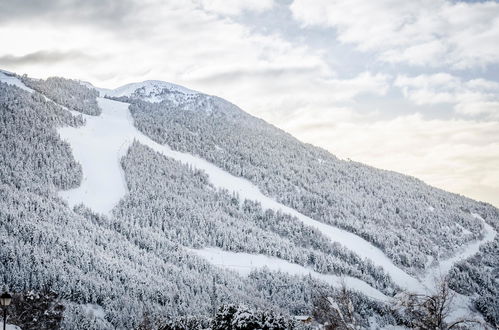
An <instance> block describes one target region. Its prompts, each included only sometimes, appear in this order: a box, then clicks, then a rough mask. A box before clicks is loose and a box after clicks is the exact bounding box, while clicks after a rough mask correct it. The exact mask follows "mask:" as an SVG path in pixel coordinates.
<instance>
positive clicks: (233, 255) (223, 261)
mask: <svg viewBox="0 0 499 330" xmlns="http://www.w3.org/2000/svg"><path fill="white" fill-rule="evenodd" d="M189 251H191V252H193V253H195V254H197V255H198V256H200V257H203V258H204V259H206V260H207V261H209V262H210V263H212V264H213V265H216V266H219V267H223V268H227V269H230V270H233V271H235V272H237V273H238V274H240V275H243V276H247V275H249V273H250V272H251V271H253V270H255V269H260V268H264V267H266V268H268V269H269V270H272V271H281V272H285V273H288V274H291V275H299V276H308V275H310V276H312V277H313V278H315V279H318V280H320V281H323V282H325V283H328V284H330V285H331V286H333V287H336V288H340V287H341V286H342V285H343V283H344V284H345V286H346V287H347V288H349V289H351V290H356V291H359V292H361V293H363V294H365V295H366V296H368V297H371V298H374V299H376V300H381V301H388V300H389V298H388V297H387V296H385V295H384V294H383V293H381V292H380V291H378V290H376V289H375V288H373V287H372V286H370V285H369V284H367V283H365V282H364V281H361V280H359V279H357V278H354V277H351V276H341V277H340V276H335V275H327V274H321V273H317V272H315V271H313V270H311V269H309V268H306V267H303V266H300V265H298V264H293V263H291V262H289V261H286V260H283V259H279V258H275V257H268V256H265V255H262V254H249V253H242V252H229V251H224V250H221V249H218V248H204V249H200V250H195V249H189Z"/></svg>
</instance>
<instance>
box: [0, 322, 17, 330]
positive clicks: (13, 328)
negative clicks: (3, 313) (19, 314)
mask: <svg viewBox="0 0 499 330" xmlns="http://www.w3.org/2000/svg"><path fill="white" fill-rule="evenodd" d="M5 328H6V330H21V328H20V327H18V326H17V325H13V324H8V323H7V324H6V327H5ZM0 329H3V321H0Z"/></svg>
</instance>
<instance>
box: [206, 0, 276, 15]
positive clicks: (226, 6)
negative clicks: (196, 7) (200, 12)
mask: <svg viewBox="0 0 499 330" xmlns="http://www.w3.org/2000/svg"><path fill="white" fill-rule="evenodd" d="M199 2H200V4H201V6H202V7H203V9H205V10H207V11H209V12H213V13H217V14H221V15H230V16H233V15H240V14H241V13H243V12H244V11H254V12H262V11H265V10H269V9H271V8H272V7H273V6H274V1H273V0H251V1H246V0H230V1H226V0H199Z"/></svg>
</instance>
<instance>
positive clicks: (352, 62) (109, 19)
mask: <svg viewBox="0 0 499 330" xmlns="http://www.w3.org/2000/svg"><path fill="white" fill-rule="evenodd" d="M0 43H1V44H2V47H1V48H0V68H1V69H5V70H9V71H14V72H16V73H19V74H22V73H27V74H28V75H30V76H33V77H41V78H43V77H48V76H53V75H58V76H64V77H68V78H77V79H82V80H87V81H90V82H92V83H93V84H94V85H96V86H99V87H107V88H114V87H118V86H120V85H123V84H125V83H129V82H135V81H142V80H146V79H158V80H164V81H169V82H173V83H177V84H180V85H183V86H186V87H188V88H192V89H196V90H199V91H202V92H205V93H208V94H214V95H217V96H221V97H223V98H226V99H227V100H229V101H231V102H233V103H235V104H237V105H238V106H240V107H241V108H242V109H244V110H245V111H247V112H249V113H251V114H253V115H255V116H258V117H261V118H263V119H265V120H267V121H268V122H270V123H272V124H274V125H276V126H278V127H280V128H282V129H284V130H286V131H288V132H290V133H291V134H293V135H294V136H296V137H298V138H299V139H301V140H302V141H305V142H310V143H312V144H315V145H318V146H320V147H323V148H325V149H327V150H329V151H331V152H332V153H334V154H335V155H337V156H338V157H341V158H350V159H353V160H356V161H360V162H363V163H367V164H370V165H373V166H376V167H380V168H384V169H390V170H395V171H398V172H402V173H406V174H410V175H413V176H416V177H418V178H420V179H422V180H424V181H425V182H427V183H429V184H432V185H434V186H437V187H440V188H443V189H445V190H449V191H452V192H456V193H460V194H463V195H466V196H469V197H472V198H474V199H478V200H482V201H486V202H490V203H492V204H494V205H496V206H499V2H497V1H469V2H465V1H456V0H453V1H448V0H414V1H397V0H379V1H362V0H252V1H242V0H231V1H228V0H225V1H222V0H183V1H171V0H143V1H139V0H114V1H106V0H87V1H83V0H44V1H41V0H27V1H10V0H0Z"/></svg>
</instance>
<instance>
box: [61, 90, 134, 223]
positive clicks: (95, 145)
mask: <svg viewBox="0 0 499 330" xmlns="http://www.w3.org/2000/svg"><path fill="white" fill-rule="evenodd" d="M98 104H99V106H100V107H101V108H102V114H101V115H100V116H88V115H85V116H84V117H85V120H86V124H85V126H83V127H79V128H74V127H70V126H67V127H62V128H60V129H59V134H60V136H61V138H62V139H63V140H64V141H67V142H68V143H69V144H70V145H71V148H72V150H73V155H74V157H75V159H76V161H77V162H78V163H80V164H81V166H82V170H83V181H82V183H81V185H80V186H79V187H78V188H75V189H71V190H65V191H60V196H61V197H63V198H64V199H66V200H67V201H68V203H69V204H70V205H71V206H73V205H76V204H79V203H83V204H85V205H86V206H88V207H89V208H91V209H92V210H94V211H96V212H99V213H103V214H108V215H109V213H110V211H111V210H112V208H113V207H114V206H115V205H116V204H117V203H118V201H119V200H120V199H121V198H122V197H123V196H124V195H125V194H126V193H127V192H128V190H127V186H126V182H125V177H124V173H123V169H122V168H121V164H120V160H121V158H122V157H123V156H124V155H125V153H126V151H127V150H128V147H129V146H130V144H131V143H132V142H133V138H134V136H135V133H136V130H135V128H134V127H133V124H131V122H132V119H131V117H130V113H129V111H128V104H126V103H121V102H114V101H111V100H107V99H103V98H99V99H98Z"/></svg>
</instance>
